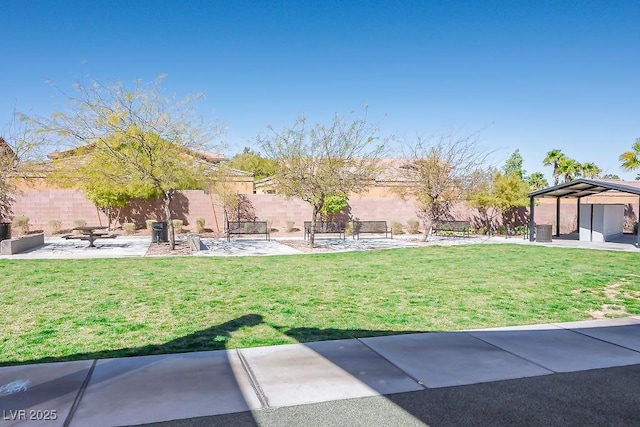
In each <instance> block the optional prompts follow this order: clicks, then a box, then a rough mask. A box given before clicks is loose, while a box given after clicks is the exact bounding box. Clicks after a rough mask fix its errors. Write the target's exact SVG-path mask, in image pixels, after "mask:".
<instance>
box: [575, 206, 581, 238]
mask: <svg viewBox="0 0 640 427" xmlns="http://www.w3.org/2000/svg"><path fill="white" fill-rule="evenodd" d="M580 199H582V197H578V202H577V203H576V209H577V210H578V211H577V212H578V215H577V217H578V240H580Z"/></svg>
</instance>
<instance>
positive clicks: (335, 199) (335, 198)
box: [320, 194, 349, 220]
mask: <svg viewBox="0 0 640 427" xmlns="http://www.w3.org/2000/svg"><path fill="white" fill-rule="evenodd" d="M347 206H349V197H348V196H347V195H346V194H342V195H333V194H328V195H327V196H326V197H325V200H324V206H323V207H322V209H321V210H320V216H321V217H322V218H323V219H324V220H328V219H329V218H330V217H331V215H335V214H337V213H340V212H342V210H344V208H346V207H347Z"/></svg>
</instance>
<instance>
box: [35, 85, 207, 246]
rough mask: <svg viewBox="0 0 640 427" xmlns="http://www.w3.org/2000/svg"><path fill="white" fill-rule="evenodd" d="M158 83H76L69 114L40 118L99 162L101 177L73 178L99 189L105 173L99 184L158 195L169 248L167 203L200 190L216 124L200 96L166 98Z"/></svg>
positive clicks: (171, 237)
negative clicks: (199, 110) (202, 159)
mask: <svg viewBox="0 0 640 427" xmlns="http://www.w3.org/2000/svg"><path fill="white" fill-rule="evenodd" d="M161 81H162V77H160V78H158V79H157V80H155V81H153V82H150V83H145V82H141V81H136V82H135V84H134V86H133V88H131V89H128V88H126V87H125V86H124V85H123V84H121V83H116V84H113V85H103V84H101V83H100V82H97V81H95V80H93V81H91V83H90V84H88V85H87V84H84V83H83V82H78V83H76V84H75V89H76V95H67V94H66V93H65V94H64V95H65V96H66V99H67V101H68V103H69V104H70V107H71V111H70V112H68V113H62V112H60V113H55V114H54V115H53V116H52V118H51V119H48V120H40V121H39V123H40V125H41V126H42V130H43V131H44V132H46V133H47V134H48V135H51V136H52V137H53V136H56V137H58V141H59V142H60V143H62V144H68V143H72V144H73V145H84V147H85V148H86V150H84V152H85V153H86V154H88V155H90V156H93V157H94V158H95V159H98V160H99V163H100V164H101V165H102V168H101V169H102V171H103V172H102V173H101V174H99V175H98V176H97V177H96V175H95V174H87V173H84V174H80V175H79V176H78V179H84V178H87V179H91V181H92V183H91V185H92V186H93V187H96V179H97V178H98V179H99V178H100V176H103V177H104V178H105V180H106V181H105V183H104V185H100V187H102V188H105V187H106V188H108V187H109V186H117V187H118V188H121V189H124V190H126V192H127V194H129V195H131V196H132V197H142V198H151V197H161V198H162V200H163V201H164V212H165V216H166V220H167V223H168V227H169V241H170V247H171V249H172V250H173V249H174V248H175V234H174V228H173V221H172V213H171V201H172V199H173V197H174V194H175V192H176V191H178V190H181V189H188V188H201V181H202V169H201V168H200V166H201V164H200V163H199V161H198V156H199V153H201V151H203V150H205V149H206V148H207V145H208V144H210V143H211V141H212V138H213V137H214V136H217V135H218V129H219V128H218V127H217V126H216V125H215V124H213V125H209V126H207V125H205V124H204V123H203V122H202V120H201V119H200V117H199V116H197V115H196V114H195V111H194V110H193V108H192V107H191V105H192V103H193V101H195V100H197V99H199V96H195V97H187V98H184V99H180V100H176V99H169V98H166V97H164V96H163V95H162V93H161V88H160V83H161ZM83 177H84V178H83Z"/></svg>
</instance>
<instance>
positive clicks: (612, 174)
mask: <svg viewBox="0 0 640 427" xmlns="http://www.w3.org/2000/svg"><path fill="white" fill-rule="evenodd" d="M602 178H603V179H617V180H620V177H619V176H618V175H616V174H614V173H608V174H606V175H604V176H603V177H602Z"/></svg>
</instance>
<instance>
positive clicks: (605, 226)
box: [580, 204, 624, 243]
mask: <svg viewBox="0 0 640 427" xmlns="http://www.w3.org/2000/svg"><path fill="white" fill-rule="evenodd" d="M623 228H624V205H595V204H585V205H580V241H583V242H599V243H604V242H610V241H612V240H615V239H618V238H620V237H622V232H623Z"/></svg>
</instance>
